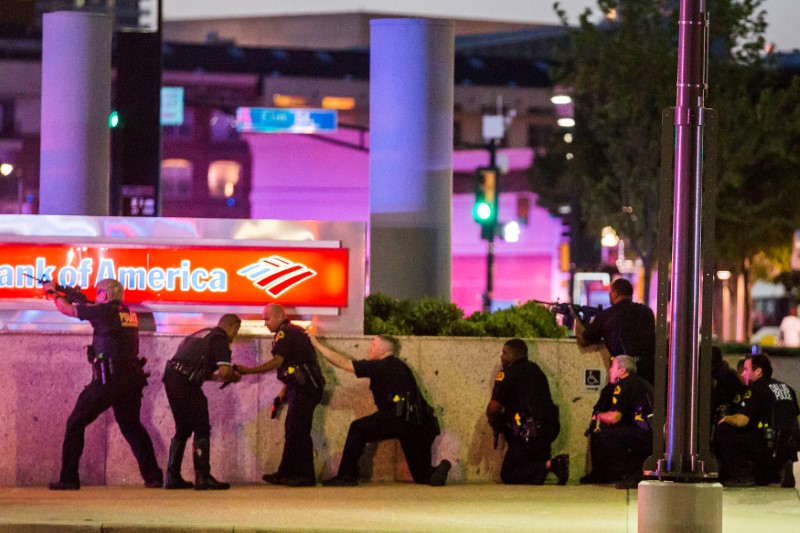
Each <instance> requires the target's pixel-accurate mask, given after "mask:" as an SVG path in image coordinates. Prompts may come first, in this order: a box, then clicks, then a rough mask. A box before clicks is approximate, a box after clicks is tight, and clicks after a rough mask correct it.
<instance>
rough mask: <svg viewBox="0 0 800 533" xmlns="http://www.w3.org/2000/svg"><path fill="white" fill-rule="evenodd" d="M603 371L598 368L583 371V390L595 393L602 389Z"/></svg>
mask: <svg viewBox="0 0 800 533" xmlns="http://www.w3.org/2000/svg"><path fill="white" fill-rule="evenodd" d="M603 385H604V383H603V371H602V370H600V369H599V368H586V369H584V371H583V390H585V391H594V392H597V391H599V390H600V389H601V388H602V387H603Z"/></svg>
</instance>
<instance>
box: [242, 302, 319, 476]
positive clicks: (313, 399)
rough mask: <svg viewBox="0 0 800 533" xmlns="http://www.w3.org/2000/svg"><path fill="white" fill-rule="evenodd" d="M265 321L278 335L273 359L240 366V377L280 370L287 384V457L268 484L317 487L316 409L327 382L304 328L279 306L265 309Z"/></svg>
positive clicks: (283, 393) (281, 378) (274, 305)
mask: <svg viewBox="0 0 800 533" xmlns="http://www.w3.org/2000/svg"><path fill="white" fill-rule="evenodd" d="M264 321H265V322H266V325H267V327H268V328H269V330H270V331H272V332H274V333H275V341H274V345H273V347H272V356H273V357H272V359H270V360H269V361H266V362H265V363H262V364H260V365H258V366H254V367H246V366H240V365H236V370H237V371H238V372H239V373H240V374H261V373H263V372H269V371H271V370H277V372H278V379H279V380H280V381H281V382H282V383H283V384H284V388H283V390H281V393H280V395H279V397H280V398H285V401H286V404H287V410H286V423H285V426H284V427H285V435H284V439H285V441H284V444H283V454H282V456H281V462H280V465H279V466H278V470H277V472H274V473H272V474H265V475H264V476H262V479H263V480H264V481H266V482H267V483H272V484H276V485H287V486H290V487H310V486H314V485H316V483H317V482H316V475H315V473H314V444H313V442H312V440H311V423H312V421H313V418H314V409H315V408H316V407H317V405H318V404H319V402H320V400H322V392H323V389H324V387H325V379H324V378H323V377H322V371H321V370H320V368H319V363H318V362H317V355H316V353H315V352H314V347H313V346H311V343H310V342H309V340H308V336H307V335H306V333H305V331H303V329H302V328H300V327H298V326H295V325H294V324H292V323H291V322H289V320H288V318H287V317H286V311H285V310H284V309H283V307H281V306H280V305H278V304H270V305H268V306H266V307H265V308H264Z"/></svg>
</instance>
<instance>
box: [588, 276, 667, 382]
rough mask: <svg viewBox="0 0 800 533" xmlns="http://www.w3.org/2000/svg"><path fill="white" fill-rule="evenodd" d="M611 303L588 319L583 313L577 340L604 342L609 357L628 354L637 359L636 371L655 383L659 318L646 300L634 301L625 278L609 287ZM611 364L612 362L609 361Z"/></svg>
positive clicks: (592, 343) (617, 280)
mask: <svg viewBox="0 0 800 533" xmlns="http://www.w3.org/2000/svg"><path fill="white" fill-rule="evenodd" d="M608 299H609V301H610V302H611V307H608V308H606V309H603V310H602V311H600V312H599V313H597V315H596V316H595V317H594V320H592V321H591V322H589V323H586V322H585V321H584V320H582V319H581V317H580V316H576V318H577V319H578V322H577V324H576V325H575V340H576V341H577V342H578V345H579V346H582V347H588V346H591V345H597V344H600V343H602V344H603V346H605V348H606V349H607V350H608V353H609V354H610V357H611V358H613V357H615V356H617V355H629V356H631V357H633V359H634V361H636V367H637V369H638V371H637V374H638V375H639V376H640V377H641V378H643V379H644V380H646V381H647V382H648V383H650V384H651V385H652V384H653V383H654V370H655V353H656V319H655V315H653V311H652V310H651V309H650V308H649V307H647V306H646V305H644V304H640V303H634V301H633V285H631V282H630V281H628V280H627V279H625V278H618V279H615V280H614V281H613V282H612V283H611V286H610V287H609V289H608ZM606 365H607V366H606V368H609V367H610V362H607V363H606Z"/></svg>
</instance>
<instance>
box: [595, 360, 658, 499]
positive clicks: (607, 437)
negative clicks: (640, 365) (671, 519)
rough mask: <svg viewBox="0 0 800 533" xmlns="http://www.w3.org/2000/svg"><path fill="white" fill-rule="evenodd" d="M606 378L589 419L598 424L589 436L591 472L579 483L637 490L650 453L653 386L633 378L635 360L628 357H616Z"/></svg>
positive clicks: (651, 445)
mask: <svg viewBox="0 0 800 533" xmlns="http://www.w3.org/2000/svg"><path fill="white" fill-rule="evenodd" d="M608 375H609V381H610V383H609V386H608V387H607V388H605V389H604V390H603V391H602V392H601V395H600V401H599V402H598V403H597V405H595V415H594V416H593V417H592V418H593V419H594V421H596V422H597V426H596V428H595V429H594V432H593V433H591V434H590V436H589V437H590V450H591V457H592V472H591V473H590V474H588V475H586V476H583V477H582V478H581V479H580V482H581V483H616V487H617V488H618V489H630V488H636V487H637V486H638V484H639V481H641V479H642V465H643V464H644V461H645V460H646V459H647V458H648V457H649V456H650V454H651V453H652V451H653V432H652V430H651V428H650V421H649V417H650V415H652V413H653V387H652V385H650V383H648V382H647V381H645V380H643V379H642V378H640V377H639V376H638V375H636V361H635V360H634V359H633V358H632V357H630V356H628V355H618V356H616V357H615V358H614V361H612V363H611V368H610V369H609V371H608Z"/></svg>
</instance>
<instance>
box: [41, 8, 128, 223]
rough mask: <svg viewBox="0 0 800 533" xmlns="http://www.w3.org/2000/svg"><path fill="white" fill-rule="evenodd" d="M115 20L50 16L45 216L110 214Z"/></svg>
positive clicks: (45, 65) (45, 67) (45, 61)
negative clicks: (111, 112) (112, 42)
mask: <svg viewBox="0 0 800 533" xmlns="http://www.w3.org/2000/svg"><path fill="white" fill-rule="evenodd" d="M111 31H112V20H111V18H110V17H108V16H106V15H102V14H98V13H84V12H75V11H65V12H56V13H47V14H45V15H44V28H43V36H42V126H41V170H40V178H39V212H40V213H42V214H49V215H96V216H102V215H108V190H109V168H110V164H109V161H110V154H109V131H108V114H109V111H110V109H111Z"/></svg>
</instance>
